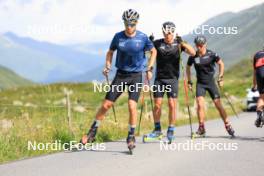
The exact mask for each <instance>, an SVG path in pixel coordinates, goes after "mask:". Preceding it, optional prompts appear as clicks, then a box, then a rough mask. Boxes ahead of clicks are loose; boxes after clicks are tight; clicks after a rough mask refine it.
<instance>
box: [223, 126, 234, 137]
mask: <svg viewBox="0 0 264 176" xmlns="http://www.w3.org/2000/svg"><path fill="white" fill-rule="evenodd" d="M225 128H226V131H227V133H228V134H229V135H230V136H231V137H235V131H234V129H233V128H232V126H231V125H230V124H225Z"/></svg>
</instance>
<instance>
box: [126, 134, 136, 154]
mask: <svg viewBox="0 0 264 176" xmlns="http://www.w3.org/2000/svg"><path fill="white" fill-rule="evenodd" d="M135 142H136V139H135V136H134V135H128V137H127V148H128V153H129V155H133V150H134V148H136V145H135Z"/></svg>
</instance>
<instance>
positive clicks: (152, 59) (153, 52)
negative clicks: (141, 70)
mask: <svg viewBox="0 0 264 176" xmlns="http://www.w3.org/2000/svg"><path fill="white" fill-rule="evenodd" d="M156 57H157V50H156V48H155V47H153V48H152V49H151V50H150V58H149V62H148V63H149V64H148V70H149V69H150V68H152V67H153V66H154V64H155V61H156Z"/></svg>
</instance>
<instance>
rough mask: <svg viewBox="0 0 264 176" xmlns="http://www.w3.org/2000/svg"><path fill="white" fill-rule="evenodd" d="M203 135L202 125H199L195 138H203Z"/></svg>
mask: <svg viewBox="0 0 264 176" xmlns="http://www.w3.org/2000/svg"><path fill="white" fill-rule="evenodd" d="M205 133H206V131H205V128H204V125H199V128H198V130H197V131H196V133H195V134H196V136H197V137H205Z"/></svg>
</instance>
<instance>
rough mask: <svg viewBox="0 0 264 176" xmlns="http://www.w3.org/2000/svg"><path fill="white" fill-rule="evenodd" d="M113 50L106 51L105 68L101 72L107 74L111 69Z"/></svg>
mask: <svg viewBox="0 0 264 176" xmlns="http://www.w3.org/2000/svg"><path fill="white" fill-rule="evenodd" d="M113 54H114V51H113V50H111V49H110V50H108V51H107V53H106V59H105V68H104V70H103V74H104V75H107V74H108V73H109V71H110V70H111V65H112V59H113Z"/></svg>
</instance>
